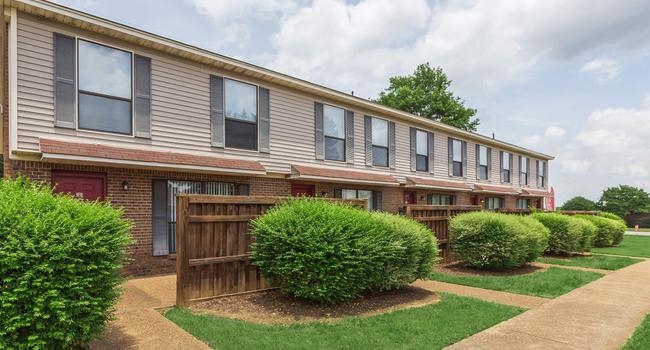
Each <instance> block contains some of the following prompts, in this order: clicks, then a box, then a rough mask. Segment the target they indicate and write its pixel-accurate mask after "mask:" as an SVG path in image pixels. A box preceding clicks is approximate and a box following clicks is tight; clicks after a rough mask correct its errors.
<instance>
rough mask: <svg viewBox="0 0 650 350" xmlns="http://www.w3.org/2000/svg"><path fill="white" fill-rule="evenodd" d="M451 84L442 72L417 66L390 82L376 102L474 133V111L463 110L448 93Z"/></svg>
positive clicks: (426, 65) (456, 99)
mask: <svg viewBox="0 0 650 350" xmlns="http://www.w3.org/2000/svg"><path fill="white" fill-rule="evenodd" d="M450 84H451V80H449V78H447V75H445V73H444V72H443V71H442V68H439V67H436V68H431V66H430V65H429V63H426V64H420V65H419V66H418V67H417V68H416V69H415V72H413V74H412V75H407V76H396V77H392V78H390V86H389V87H388V88H387V89H386V90H384V91H383V92H381V93H380V94H379V98H378V99H377V100H376V102H378V103H380V104H383V105H385V106H389V107H393V108H396V109H399V110H402V111H405V112H409V113H413V114H416V115H419V116H421V117H425V118H428V119H431V120H435V121H439V122H442V123H445V124H449V125H451V126H455V127H457V128H460V129H463V130H468V131H476V127H477V126H478V124H479V120H478V118H475V117H474V116H475V115H476V109H473V108H469V107H465V105H464V103H465V101H463V100H462V99H460V98H459V97H456V96H454V94H453V93H452V92H451V91H449V85H450Z"/></svg>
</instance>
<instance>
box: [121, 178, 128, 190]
mask: <svg viewBox="0 0 650 350" xmlns="http://www.w3.org/2000/svg"><path fill="white" fill-rule="evenodd" d="M122 189H123V190H125V191H128V190H129V182H128V181H126V180H124V181H122Z"/></svg>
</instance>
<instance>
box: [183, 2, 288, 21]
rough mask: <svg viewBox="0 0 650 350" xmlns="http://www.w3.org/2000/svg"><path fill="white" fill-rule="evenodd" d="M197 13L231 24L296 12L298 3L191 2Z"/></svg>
mask: <svg viewBox="0 0 650 350" xmlns="http://www.w3.org/2000/svg"><path fill="white" fill-rule="evenodd" d="M191 2H192V4H194V6H195V7H196V8H197V9H198V10H199V13H201V14H203V15H205V16H208V17H210V18H211V19H213V20H215V21H217V22H219V23H224V22H232V21H235V20H238V19H242V18H247V17H257V18H260V17H261V18H270V17H274V16H278V15H280V16H282V15H283V14H285V13H290V12H294V11H296V10H297V9H298V8H299V7H300V3H299V2H297V1H291V0H264V1H258V0H238V1H228V0H226V1H214V0H191Z"/></svg>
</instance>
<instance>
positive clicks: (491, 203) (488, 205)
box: [485, 197, 503, 210]
mask: <svg viewBox="0 0 650 350" xmlns="http://www.w3.org/2000/svg"><path fill="white" fill-rule="evenodd" d="M502 202H503V201H502V199H501V198H499V197H488V198H485V209H489V210H495V209H501V208H502V207H503V203H502Z"/></svg>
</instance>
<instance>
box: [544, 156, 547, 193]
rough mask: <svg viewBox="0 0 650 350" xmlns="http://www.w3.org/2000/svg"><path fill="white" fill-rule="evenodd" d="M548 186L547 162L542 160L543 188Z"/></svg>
mask: <svg viewBox="0 0 650 350" xmlns="http://www.w3.org/2000/svg"><path fill="white" fill-rule="evenodd" d="M547 187H548V162H544V188H547Z"/></svg>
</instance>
